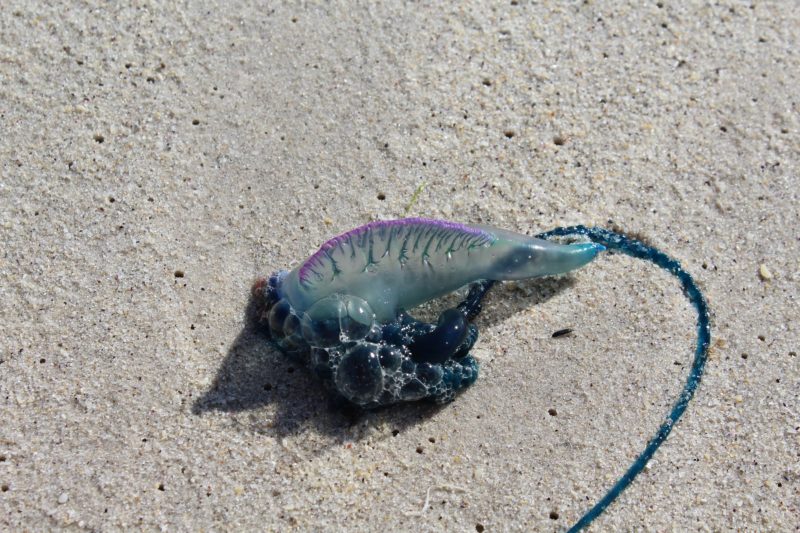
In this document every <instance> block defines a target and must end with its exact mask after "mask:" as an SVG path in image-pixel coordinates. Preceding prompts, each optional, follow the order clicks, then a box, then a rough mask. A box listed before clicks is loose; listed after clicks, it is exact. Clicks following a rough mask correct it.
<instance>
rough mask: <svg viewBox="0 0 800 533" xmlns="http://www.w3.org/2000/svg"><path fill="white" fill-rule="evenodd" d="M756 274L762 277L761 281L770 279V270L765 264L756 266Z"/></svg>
mask: <svg viewBox="0 0 800 533" xmlns="http://www.w3.org/2000/svg"><path fill="white" fill-rule="evenodd" d="M758 276H759V277H760V278H761V279H762V281H769V280H771V279H772V272H770V271H769V269H768V268H767V265H764V264H762V265H761V266H760V267H758Z"/></svg>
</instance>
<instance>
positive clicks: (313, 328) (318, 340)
mask: <svg viewBox="0 0 800 533" xmlns="http://www.w3.org/2000/svg"><path fill="white" fill-rule="evenodd" d="M301 322H302V330H303V336H304V337H305V339H306V341H307V342H308V343H309V344H310V345H312V346H323V347H326V346H335V345H337V344H339V343H341V342H346V341H353V340H359V339H363V338H364V337H366V336H367V334H369V333H370V331H371V330H373V327H374V325H375V313H373V312H372V308H371V307H370V306H369V304H368V303H367V302H366V301H364V300H362V299H361V298H358V297H355V296H349V295H339V294H335V295H333V296H328V297H327V298H323V299H321V300H319V301H318V302H316V303H314V305H312V306H311V307H310V308H309V309H308V311H306V312H305V314H304V315H303V318H302V321H301Z"/></svg>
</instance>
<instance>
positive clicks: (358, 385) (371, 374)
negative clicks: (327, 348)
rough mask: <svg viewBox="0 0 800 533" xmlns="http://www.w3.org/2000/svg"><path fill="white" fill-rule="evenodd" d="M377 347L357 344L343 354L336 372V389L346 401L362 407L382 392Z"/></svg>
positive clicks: (381, 375)
mask: <svg viewBox="0 0 800 533" xmlns="http://www.w3.org/2000/svg"><path fill="white" fill-rule="evenodd" d="M378 348H379V347H378V345H377V344H372V343H367V342H364V343H359V344H358V345H357V346H355V347H353V348H351V349H350V350H348V351H347V353H345V355H344V357H343V358H342V361H341V363H339V367H338V368H337V370H336V378H335V379H336V388H337V389H339V392H341V393H342V394H343V395H344V396H345V397H346V398H347V399H348V400H350V401H352V402H353V403H357V404H360V405H364V404H366V403H369V402H372V401H376V400H377V399H378V397H379V396H380V394H381V392H382V391H383V370H382V369H381V363H380V359H379V357H378Z"/></svg>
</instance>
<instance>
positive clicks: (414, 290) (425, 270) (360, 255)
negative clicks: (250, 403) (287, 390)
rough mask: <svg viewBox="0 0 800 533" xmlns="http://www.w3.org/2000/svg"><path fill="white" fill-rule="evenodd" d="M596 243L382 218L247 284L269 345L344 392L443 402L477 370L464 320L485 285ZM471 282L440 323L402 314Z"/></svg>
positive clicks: (572, 261) (568, 258) (377, 401)
mask: <svg viewBox="0 0 800 533" xmlns="http://www.w3.org/2000/svg"><path fill="white" fill-rule="evenodd" d="M603 249H604V247H603V246H602V245H600V244H595V243H591V242H589V243H578V244H568V245H562V244H556V243H553V242H549V241H545V240H542V239H537V238H533V237H529V236H526V235H521V234H517V233H513V232H510V231H505V230H501V229H496V228H491V227H488V226H468V225H464V224H456V223H452V222H444V221H438V220H429V219H422V218H410V219H402V220H392V221H380V222H373V223H371V224H367V225H365V226H361V227H359V228H356V229H354V230H352V231H349V232H347V233H344V234H342V235H339V236H337V237H334V238H333V239H331V240H329V241H328V242H326V243H325V244H323V245H322V247H321V248H320V249H319V250H318V251H317V252H316V253H315V254H313V255H312V256H311V257H309V258H308V259H307V260H305V261H304V262H303V263H302V264H300V265H299V266H298V267H297V268H295V269H294V270H292V271H291V272H285V271H282V272H278V273H275V274H273V275H272V276H271V277H270V278H269V280H268V282H266V283H258V284H257V285H256V287H255V288H254V291H255V296H256V298H258V300H259V304H260V309H261V311H260V312H261V317H262V319H263V323H264V324H266V325H267V326H268V330H269V333H270V335H271V337H272V338H273V340H274V341H275V342H276V343H277V345H278V346H279V347H280V348H281V349H282V350H283V351H285V352H286V353H287V354H289V355H291V356H292V357H295V358H297V359H299V360H300V361H301V362H302V363H304V364H305V365H306V366H308V367H309V368H310V369H311V370H312V372H314V373H315V374H317V375H318V376H319V377H320V378H321V379H322V380H323V382H325V383H326V384H327V385H328V386H330V387H331V388H332V389H334V390H335V391H337V392H338V393H339V394H341V395H342V396H343V397H345V398H346V399H347V400H349V401H351V402H353V403H355V404H357V405H360V406H363V407H368V408H369V407H376V406H380V405H386V404H391V403H395V402H400V401H413V400H419V399H422V398H431V399H433V400H435V401H437V402H440V403H441V402H447V401H450V400H452V399H453V398H454V397H455V393H456V392H457V391H459V390H460V389H463V388H464V387H467V386H469V385H471V384H472V383H473V382H474V381H475V379H476V378H477V375H478V364H477V362H476V361H475V359H474V358H472V357H471V356H470V355H469V351H470V349H471V348H472V345H473V344H474V343H475V341H476V340H477V337H478V331H477V328H475V326H474V325H472V324H470V323H469V321H470V320H471V319H472V318H474V316H475V315H476V314H477V312H478V311H479V305H480V298H481V297H482V296H483V294H484V293H485V292H486V290H488V288H489V287H490V286H491V283H492V282H494V281H496V280H517V279H526V278H533V277H538V276H546V275H555V274H563V273H566V272H569V271H570V270H573V269H576V268H579V267H581V266H583V265H585V264H586V263H588V262H590V261H591V260H592V259H594V258H595V257H596V256H597V254H598V253H599V252H600V251H602V250H603ZM470 283H472V284H474V288H475V289H476V290H477V291H478V292H477V293H476V294H478V293H479V294H478V296H477V297H474V298H472V299H471V300H470V298H469V297H468V299H467V300H465V302H463V303H462V304H461V305H459V306H458V307H456V308H452V309H446V310H445V311H443V312H442V314H441V315H440V317H439V320H438V322H437V324H436V325H433V324H428V323H425V322H420V321H417V320H415V319H414V318H413V317H411V316H410V315H409V314H408V312H407V311H408V310H410V309H413V308H414V307H416V306H418V305H420V304H422V303H425V302H427V301H429V300H432V299H434V298H437V297H440V296H442V295H445V294H447V293H449V292H452V291H454V290H456V289H458V288H459V287H462V286H465V285H468V284H470Z"/></svg>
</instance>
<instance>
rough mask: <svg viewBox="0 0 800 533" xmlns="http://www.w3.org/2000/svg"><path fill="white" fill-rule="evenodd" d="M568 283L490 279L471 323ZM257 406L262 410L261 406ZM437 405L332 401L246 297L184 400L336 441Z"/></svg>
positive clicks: (271, 428) (490, 320)
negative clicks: (211, 364)
mask: <svg viewBox="0 0 800 533" xmlns="http://www.w3.org/2000/svg"><path fill="white" fill-rule="evenodd" d="M573 283H574V281H573V279H572V278H571V277H559V278H545V279H539V280H528V281H523V282H517V283H515V284H497V285H496V286H495V287H494V288H493V289H492V290H491V291H490V292H489V293H488V296H487V297H486V300H485V301H484V310H483V312H482V313H481V314H480V315H479V316H478V318H477V319H476V325H477V326H478V327H479V328H486V327H491V326H493V325H495V324H497V323H499V322H502V321H503V320H505V319H507V318H508V317H510V316H511V315H513V314H514V313H518V312H520V311H522V310H524V309H526V308H529V307H532V306H534V305H537V304H539V303H542V302H544V301H546V300H548V299H550V298H552V297H553V296H555V295H556V294H558V293H559V292H561V291H562V290H565V289H567V288H569V287H570V286H572V285H573ZM445 302H447V300H445ZM445 305H448V303H446V304H445ZM478 342H480V340H479V341H478ZM477 386H480V379H479V380H478V385H477ZM265 407H270V409H262V408H265ZM442 409H447V406H446V405H445V406H438V405H434V404H432V403H427V402H414V403H408V404H400V405H394V406H389V407H386V408H381V409H377V410H374V411H364V410H361V409H359V408H357V407H355V406H353V405H351V404H349V403H348V402H345V401H343V400H337V399H336V398H335V395H334V394H331V393H330V392H329V391H327V390H325V389H324V388H323V387H322V386H321V385H320V382H319V381H318V380H316V379H315V378H314V377H313V376H311V375H310V373H309V372H307V371H306V369H305V368H302V367H298V365H297V364H295V363H294V362H292V361H290V360H289V359H288V358H286V357H284V356H283V354H282V353H281V352H280V351H279V350H278V349H276V348H275V347H274V346H273V345H272V344H271V343H270V342H269V338H268V336H267V335H266V334H265V332H264V331H263V329H262V327H261V326H260V325H259V324H258V322H257V316H256V302H255V300H254V298H253V297H251V298H250V301H249V302H248V305H247V307H246V309H245V326H244V328H243V329H242V331H241V332H240V333H239V335H238V336H237V337H236V339H235V340H234V342H233V344H232V345H231V347H230V349H229V350H228V354H227V355H226V356H225V360H224V361H223V362H222V365H221V366H220V368H219V369H218V370H217V375H216V377H215V378H214V382H213V383H212V385H211V387H210V388H209V390H207V391H206V392H205V393H204V394H203V395H202V396H200V397H199V398H198V399H197V400H196V401H195V403H194V404H193V406H192V412H193V413H194V414H196V415H202V414H203V413H206V412H209V411H218V412H228V413H242V412H249V416H246V417H239V416H237V417H235V420H234V422H235V424H237V425H242V426H245V428H244V429H246V430H249V431H254V432H256V433H263V434H265V435H270V436H273V437H285V436H288V435H294V434H299V433H302V432H305V431H309V430H310V431H314V432H316V433H318V434H321V435H327V436H329V437H333V438H334V439H335V440H339V441H343V440H345V439H352V438H358V437H357V435H358V434H360V433H361V432H360V431H353V428H354V426H360V425H362V424H366V425H375V426H378V425H383V424H386V425H390V426H391V427H392V428H393V429H394V430H397V431H402V430H403V429H404V428H406V427H408V426H412V425H415V424H417V423H418V422H420V421H422V420H425V419H427V418H429V417H431V416H433V415H434V414H435V413H437V412H438V411H440V410H442ZM354 435H355V436H354Z"/></svg>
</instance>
